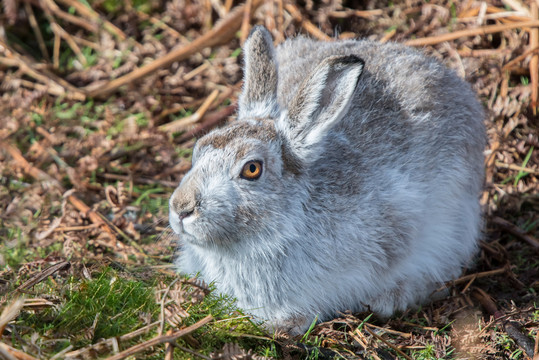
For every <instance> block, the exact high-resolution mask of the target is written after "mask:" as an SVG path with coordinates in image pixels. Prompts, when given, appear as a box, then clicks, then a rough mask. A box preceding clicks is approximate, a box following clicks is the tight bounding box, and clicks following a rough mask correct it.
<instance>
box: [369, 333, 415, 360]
mask: <svg viewBox="0 0 539 360" xmlns="http://www.w3.org/2000/svg"><path fill="white" fill-rule="evenodd" d="M364 329H365V330H367V332H368V333H369V334H371V335H372V336H374V337H375V338H377V339H378V340H380V341H381V342H383V343H384V344H386V345H387V346H389V347H390V348H392V349H393V350H395V351H396V352H397V353H398V354H399V355H400V356H402V357H403V358H405V359H407V360H412V358H411V357H409V356H408V355H406V354H405V353H404V352H403V351H402V350H401V349H399V348H398V347H396V346H395V345H393V344H392V343H390V342H389V341H387V340H386V339H384V338H383V337H381V336H380V335H378V334H376V333H375V332H374V331H372V330H371V329H369V328H368V327H365V328H364Z"/></svg>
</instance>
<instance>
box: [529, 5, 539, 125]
mask: <svg viewBox="0 0 539 360" xmlns="http://www.w3.org/2000/svg"><path fill="white" fill-rule="evenodd" d="M530 8H531V16H532V18H533V19H534V20H539V9H538V5H537V2H536V1H532V3H531V5H530ZM537 46H539V29H538V28H533V29H531V30H530V49H535V48H537ZM530 83H531V87H532V95H531V100H532V101H531V104H530V105H531V107H532V112H533V115H536V114H537V96H538V94H539V55H537V54H534V55H533V56H532V58H531V60H530Z"/></svg>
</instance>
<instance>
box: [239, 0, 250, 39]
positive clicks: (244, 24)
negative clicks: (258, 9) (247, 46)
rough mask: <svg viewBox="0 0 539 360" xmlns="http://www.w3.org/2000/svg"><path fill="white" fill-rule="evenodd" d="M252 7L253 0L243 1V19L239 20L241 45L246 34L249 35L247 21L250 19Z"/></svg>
mask: <svg viewBox="0 0 539 360" xmlns="http://www.w3.org/2000/svg"><path fill="white" fill-rule="evenodd" d="M252 7H253V0H247V1H245V8H244V10H243V19H242V21H241V38H240V43H241V44H242V45H243V43H245V40H247V36H248V35H249V22H250V20H251V12H252Z"/></svg>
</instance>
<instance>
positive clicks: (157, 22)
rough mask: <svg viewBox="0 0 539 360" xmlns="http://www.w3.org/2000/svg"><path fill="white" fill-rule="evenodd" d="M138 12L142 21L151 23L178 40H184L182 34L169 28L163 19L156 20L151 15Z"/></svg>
mask: <svg viewBox="0 0 539 360" xmlns="http://www.w3.org/2000/svg"><path fill="white" fill-rule="evenodd" d="M136 12H137V15H138V17H139V18H140V19H141V20H148V21H149V22H150V24H152V25H155V26H157V27H158V28H160V29H162V30H164V31H166V32H168V33H169V34H170V35H172V36H174V37H175V38H178V39H183V38H184V37H183V35H182V34H180V33H179V32H177V31H176V30H174V29H173V28H171V27H170V26H168V25H167V24H166V23H165V22H164V21H163V20H162V19H156V18H155V17H153V16H150V15H148V14H146V13H144V12H142V11H140V10H136Z"/></svg>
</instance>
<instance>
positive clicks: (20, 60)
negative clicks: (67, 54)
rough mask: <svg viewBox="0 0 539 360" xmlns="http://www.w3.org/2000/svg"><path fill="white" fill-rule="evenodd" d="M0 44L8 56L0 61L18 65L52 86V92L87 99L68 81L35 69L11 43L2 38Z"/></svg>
mask: <svg viewBox="0 0 539 360" xmlns="http://www.w3.org/2000/svg"><path fill="white" fill-rule="evenodd" d="M0 46H2V47H3V48H4V54H5V55H6V57H1V58H0V63H2V62H5V63H6V65H7V66H16V67H18V68H19V70H20V71H22V72H23V73H24V74H26V75H28V76H29V77H31V78H34V79H35V80H37V81H40V82H42V83H44V84H46V86H47V87H49V88H50V90H48V91H49V93H51V94H60V95H63V96H66V97H67V98H68V99H74V100H84V99H86V97H85V95H84V94H83V93H81V92H80V91H79V90H78V89H76V88H75V87H74V86H72V85H70V84H69V83H68V82H67V81H65V80H63V79H61V78H59V77H57V76H53V75H51V74H47V75H46V76H45V75H43V74H41V73H40V72H39V71H37V70H35V69H34V67H33V66H32V64H31V62H30V61H29V60H27V59H25V58H24V57H23V56H21V55H19V54H17V53H16V52H15V51H13V50H11V48H10V47H9V45H7V44H6V43H5V42H4V41H2V40H0ZM6 60H7V61H6ZM66 90H69V91H66Z"/></svg>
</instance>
